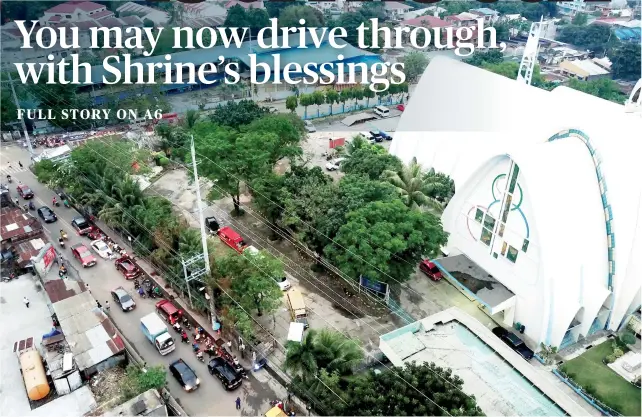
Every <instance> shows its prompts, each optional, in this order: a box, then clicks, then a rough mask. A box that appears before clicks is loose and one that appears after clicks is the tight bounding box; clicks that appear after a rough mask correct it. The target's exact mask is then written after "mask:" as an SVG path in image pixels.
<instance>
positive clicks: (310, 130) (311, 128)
mask: <svg viewBox="0 0 642 417" xmlns="http://www.w3.org/2000/svg"><path fill="white" fill-rule="evenodd" d="M303 123H304V124H305V130H306V131H307V132H308V133H314V132H316V131H317V128H316V127H314V125H313V124H312V122H310V121H309V120H304V121H303Z"/></svg>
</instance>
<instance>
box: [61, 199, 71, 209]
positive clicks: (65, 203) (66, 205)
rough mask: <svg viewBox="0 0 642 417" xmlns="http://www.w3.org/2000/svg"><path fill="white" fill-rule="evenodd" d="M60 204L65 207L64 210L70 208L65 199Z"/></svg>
mask: <svg viewBox="0 0 642 417" xmlns="http://www.w3.org/2000/svg"><path fill="white" fill-rule="evenodd" d="M62 204H64V206H65V207H66V208H69V207H71V206H70V205H69V201H67V199H64V200H62Z"/></svg>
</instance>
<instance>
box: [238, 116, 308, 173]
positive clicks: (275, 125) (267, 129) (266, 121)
mask: <svg viewBox="0 0 642 417" xmlns="http://www.w3.org/2000/svg"><path fill="white" fill-rule="evenodd" d="M242 130H243V131H244V132H248V133H249V132H255V133H257V134H262V135H268V134H274V136H272V137H273V138H276V141H270V140H268V139H269V138H267V137H266V139H265V141H264V143H263V149H264V150H265V151H266V152H268V162H269V164H270V165H272V166H273V165H274V164H276V163H277V162H278V161H280V160H281V159H283V158H289V159H290V161H294V160H295V158H297V157H300V156H301V155H303V150H302V149H301V141H302V140H303V138H304V137H305V134H306V133H305V125H304V124H303V121H302V120H301V119H300V118H299V116H297V115H295V114H269V115H267V116H264V117H262V118H260V119H257V120H255V121H253V122H252V123H250V124H249V125H248V126H247V127H245V128H243V129H242Z"/></svg>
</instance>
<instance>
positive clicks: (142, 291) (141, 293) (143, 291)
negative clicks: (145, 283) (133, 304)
mask: <svg viewBox="0 0 642 417" xmlns="http://www.w3.org/2000/svg"><path fill="white" fill-rule="evenodd" d="M138 295H140V298H147V295H145V290H144V289H143V287H140V288H138Z"/></svg>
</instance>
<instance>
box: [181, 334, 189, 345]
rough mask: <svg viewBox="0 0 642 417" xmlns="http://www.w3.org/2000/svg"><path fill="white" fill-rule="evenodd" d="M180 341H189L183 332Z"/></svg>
mask: <svg viewBox="0 0 642 417" xmlns="http://www.w3.org/2000/svg"><path fill="white" fill-rule="evenodd" d="M181 342H183V343H189V336H187V333H185V332H183V333H181Z"/></svg>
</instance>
